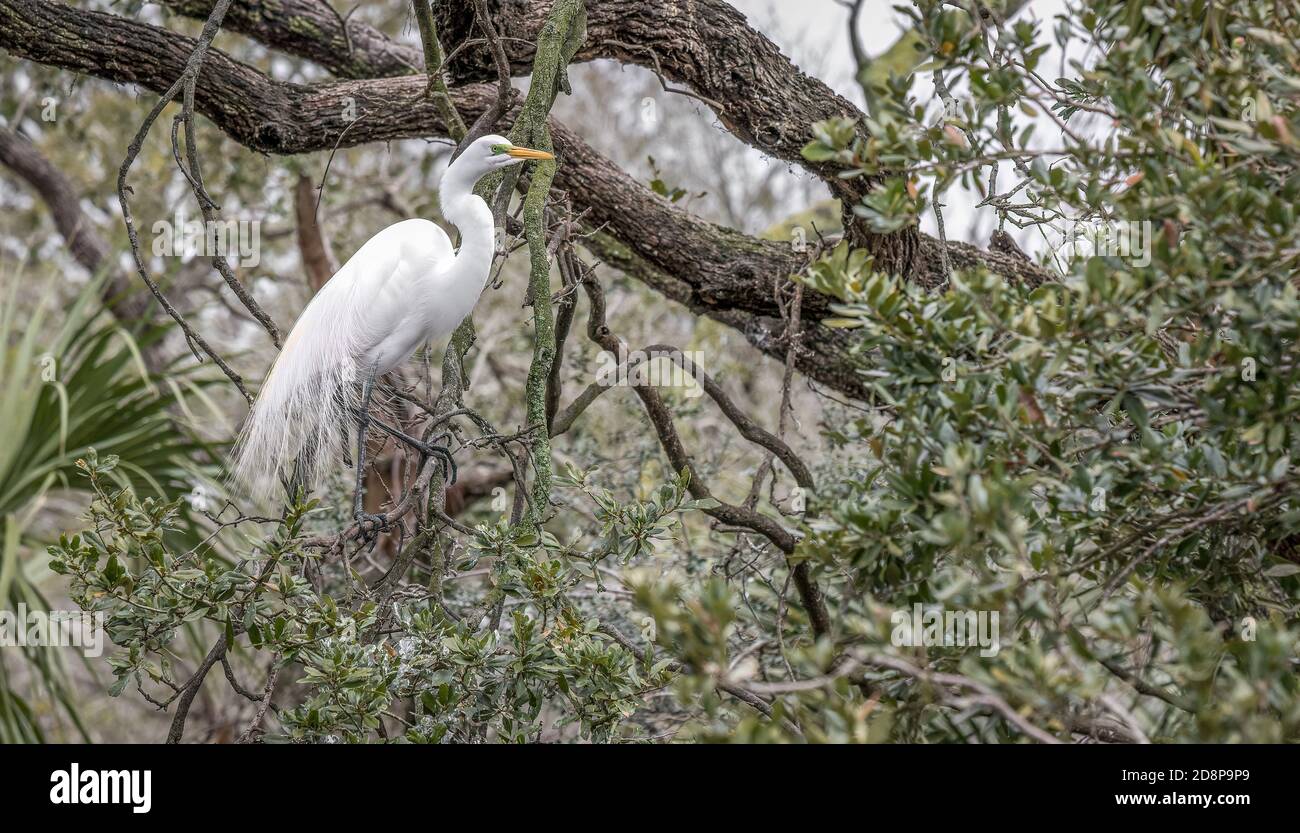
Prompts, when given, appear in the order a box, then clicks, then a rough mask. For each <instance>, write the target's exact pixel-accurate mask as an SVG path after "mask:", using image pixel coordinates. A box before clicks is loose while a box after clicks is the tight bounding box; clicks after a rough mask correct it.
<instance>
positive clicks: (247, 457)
mask: <svg viewBox="0 0 1300 833" xmlns="http://www.w3.org/2000/svg"><path fill="white" fill-rule="evenodd" d="M511 147H512V146H511V145H510V144H509V142H508V140H506V139H504V138H502V137H501V136H484V137H483V138H481V139H479V140H477V141H475V142H474V143H472V144H471V145H470V146H469V147H468V148H466V150H465V152H464V153H462V154H461V156H460V157H458V158H457V160H456V161H455V162H453V163H452V164H451V165H450V166H449V167H448V169H447V171H446V173H445V174H444V175H443V181H442V187H441V189H440V197H441V203H442V213H443V216H444V217H446V218H447V219H448V220H449V221H451V222H452V223H453V224H454V225H455V226H456V228H457V229H458V230H459V231H460V237H461V244H460V249H459V250H458V251H455V252H453V250H452V246H451V240H450V239H448V237H447V234H446V232H444V231H443V230H442V229H441V228H439V227H438V226H437V225H436V224H434V223H431V222H429V221H428V220H404V221H402V222H400V223H395V224H394V225H391V226H389V227H388V228H386V229H384V230H383V231H381V232H379V233H378V234H376V235H375V236H374V237H372V238H370V240H368V241H367V242H366V244H365V245H364V246H362V247H361V248H360V249H359V250H358V251H357V253H356V254H354V255H353V256H352V257H351V258H350V259H349V260H348V262H347V263H346V264H344V265H343V268H341V269H339V271H338V273H337V274H335V275H334V276H333V277H332V278H330V280H329V281H328V282H327V283H326V284H325V286H323V287H321V289H320V291H319V292H317V293H316V297H314V298H313V299H312V300H311V303H309V304H308V305H307V308H306V309H305V310H303V312H302V315H301V316H299V317H298V320H297V322H295V324H294V327H293V330H292V331H291V332H290V333H289V337H288V338H287V339H286V340H285V342H284V347H283V348H282V349H281V351H280V355H279V357H278V358H277V359H276V361H275V364H274V365H273V366H272V368H271V370H270V372H269V373H268V374H267V377H266V381H265V382H264V383H263V385H262V389H261V391H260V392H259V394H258V397H257V401H256V402H255V403H254V405H253V409H252V411H251V412H250V413H249V416H248V420H247V421H246V422H245V423H244V427H243V429H242V430H241V432H240V435H239V438H238V440H237V441H236V443H235V449H234V453H233V459H232V462H231V467H230V473H231V480H232V481H233V482H234V483H235V484H238V485H239V486H242V487H243V489H244V490H245V492H246V494H247V495H248V496H249V497H251V498H253V499H254V500H256V501H258V502H264V501H266V500H267V499H269V498H271V497H272V496H273V495H274V494H275V492H276V488H277V484H278V481H279V480H281V479H287V478H289V477H290V476H292V475H293V474H294V473H295V470H296V474H297V477H298V479H299V480H300V482H301V483H302V484H303V485H304V486H306V487H307V488H308V489H312V488H315V487H317V486H319V485H320V483H321V482H322V481H323V480H324V479H325V477H326V476H327V475H328V474H329V472H330V471H331V470H333V469H334V468H335V467H336V466H337V465H338V463H339V462H340V461H342V459H343V458H344V448H345V444H347V443H349V441H350V440H351V432H352V430H353V428H354V427H355V425H356V422H357V415H358V413H359V409H360V406H361V396H360V394H361V384H362V382H364V381H365V379H366V378H367V377H368V376H369V375H370V374H372V373H373V374H375V376H376V377H378V376H379V375H382V374H384V373H387V372H388V371H389V370H392V369H393V368H395V367H397V366H398V365H399V364H401V363H402V362H403V361H405V360H406V358H407V357H408V356H410V355H411V353H413V352H414V351H415V350H416V349H417V348H418V347H419V346H420V345H421V344H423V343H425V342H428V341H435V340H439V339H441V338H443V337H445V336H447V335H449V334H450V333H451V332H452V331H453V330H454V329H455V328H456V326H457V325H458V324H460V322H461V321H462V320H463V319H464V318H465V316H467V315H468V314H469V313H470V311H471V310H473V308H474V303H475V302H476V301H477V300H478V296H479V295H480V294H481V293H482V291H483V285H484V284H485V283H486V281H487V277H488V272H489V268H490V266H491V262H492V256H493V249H494V229H493V221H492V212H491V210H489V209H488V206H487V203H485V202H484V201H483V200H482V199H480V198H479V197H477V196H475V195H474V193H473V188H474V185H475V183H476V182H477V181H478V180H479V178H480V177H482V176H483V175H485V174H487V173H489V172H490V171H493V170H496V169H499V168H503V167H505V166H507V165H511V164H517V163H518V162H520V161H522V160H521V159H520V158H517V157H513V156H511V155H510V154H509V153H507V152H505V151H503V148H511ZM511 153H513V151H511Z"/></svg>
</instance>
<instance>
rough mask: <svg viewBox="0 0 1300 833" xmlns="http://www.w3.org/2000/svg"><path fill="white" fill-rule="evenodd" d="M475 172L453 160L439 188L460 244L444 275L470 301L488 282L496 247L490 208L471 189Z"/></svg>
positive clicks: (443, 208)
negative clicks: (469, 298)
mask: <svg viewBox="0 0 1300 833" xmlns="http://www.w3.org/2000/svg"><path fill="white" fill-rule="evenodd" d="M477 174H478V172H476V171H468V170H465V169H464V168H463V166H458V165H456V164H455V163H452V165H451V167H449V168H448V169H447V172H446V174H444V175H443V178H442V187H441V188H440V189H439V191H438V199H439V202H440V203H441V205H442V216H443V217H445V218H447V221H448V222H450V223H451V224H452V225H454V226H455V227H456V230H457V231H459V232H460V247H459V248H458V249H457V250H456V257H455V259H454V260H453V261H452V264H451V267H450V269H449V270H448V271H447V272H446V273H445V274H446V278H447V279H448V283H449V284H450V286H451V287H453V288H454V289H456V290H463V291H464V292H465V293H467V295H468V296H470V297H471V305H472V303H473V301H475V300H477V299H478V296H479V293H480V292H482V291H483V285H484V284H486V283H487V279H488V273H489V271H490V270H491V267H492V254H493V252H494V250H495V248H496V242H495V236H496V234H495V229H494V226H493V223H492V210H491V209H490V208H488V204H487V203H486V202H484V201H483V199H482V198H481V197H479V196H477V195H476V194H475V193H474V185H475V183H476V182H477V180H478V175H477Z"/></svg>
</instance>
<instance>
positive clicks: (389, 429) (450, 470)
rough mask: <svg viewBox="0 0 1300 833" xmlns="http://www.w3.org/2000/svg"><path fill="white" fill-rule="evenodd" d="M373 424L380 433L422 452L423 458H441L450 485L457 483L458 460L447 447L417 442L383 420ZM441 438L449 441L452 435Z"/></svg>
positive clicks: (422, 460)
mask: <svg viewBox="0 0 1300 833" xmlns="http://www.w3.org/2000/svg"><path fill="white" fill-rule="evenodd" d="M372 422H374V424H375V427H376V428H378V429H379V430H380V431H383V432H384V433H385V434H387V435H388V436H390V437H392V438H393V439H395V440H397V441H398V442H401V443H405V444H406V445H409V446H410V447H411V448H414V449H415V450H416V451H418V452H420V454H421V456H422V458H427V457H441V458H442V460H443V462H444V463H446V466H447V481H448V483H455V482H456V459H455V458H454V457H452V456H451V449H450V448H448V447H447V446H445V445H438V444H436V443H426V442H424V441H423V440H417V439H416V438H415V437H412V436H411V435H410V434H405V433H403V432H401V431H399V430H398V429H396V428H394V427H393V426H391V425H388V424H387V423H385V422H384V421H383V420H378V419H376V420H372ZM439 436H440V437H447V438H448V439H450V438H451V435H450V434H441V435H439ZM420 462H421V463H423V462H424V459H421V460H420Z"/></svg>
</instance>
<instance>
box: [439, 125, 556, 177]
mask: <svg viewBox="0 0 1300 833" xmlns="http://www.w3.org/2000/svg"><path fill="white" fill-rule="evenodd" d="M554 158H555V156H554V155H553V154H550V153H547V152H546V151H544V150H533V149H532V148H525V147H519V146H518V145H516V144H514V143H513V142H511V141H510V140H509V139H507V138H506V137H505V136H497V135H495V134H490V135H487V136H483V137H480V138H478V139H475V140H474V141H473V142H471V143H470V145H469V147H467V148H465V151H464V153H462V154H461V155H460V156H458V157H457V158H456V161H455V162H453V163H452V165H453V166H454V167H456V168H464V169H466V170H467V173H469V175H470V176H469V177H467V178H470V179H473V180H475V181H477V180H478V178H479V177H481V176H484V175H486V174H489V173H491V172H492V171H495V170H496V169H498V168H504V167H506V166H508V165H518V164H519V163H520V162H524V161H527V160H529V159H554Z"/></svg>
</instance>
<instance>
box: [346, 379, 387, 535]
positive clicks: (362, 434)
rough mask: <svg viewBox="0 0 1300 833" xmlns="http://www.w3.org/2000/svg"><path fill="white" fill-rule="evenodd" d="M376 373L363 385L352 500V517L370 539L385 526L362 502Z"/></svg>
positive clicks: (358, 416) (358, 418)
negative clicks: (354, 488) (367, 440)
mask: <svg viewBox="0 0 1300 833" xmlns="http://www.w3.org/2000/svg"><path fill="white" fill-rule="evenodd" d="M375 375H376V374H375V372H374V370H371V371H370V373H368V374H367V375H366V379H365V381H364V382H363V383H362V384H361V413H359V414H357V488H356V492H355V493H354V495H353V498H352V517H354V518H355V519H356V520H357V522H358V523H360V524H361V532H362V535H363V536H365V537H367V538H369V537H371V536H373V535H374V534H375V533H377V532H378V531H379V530H380V529H382V528H383V525H384V516H383V515H369V514H366V512H365V507H364V505H363V503H362V501H363V500H364V498H365V493H366V430H367V429H368V428H369V427H370V423H371V419H370V398H371V396H372V395H373V394H374V392H375Z"/></svg>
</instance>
